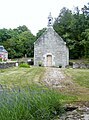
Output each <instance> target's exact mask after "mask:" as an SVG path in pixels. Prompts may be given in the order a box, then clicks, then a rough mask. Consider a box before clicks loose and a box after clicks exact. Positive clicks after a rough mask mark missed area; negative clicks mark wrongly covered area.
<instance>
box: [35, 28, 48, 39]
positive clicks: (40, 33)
mask: <svg viewBox="0 0 89 120" xmlns="http://www.w3.org/2000/svg"><path fill="white" fill-rule="evenodd" d="M46 29H47V28H43V29H41V30H39V31H38V33H37V34H36V39H38V38H39V37H40V36H41V35H42V34H43V33H44V32H45V31H46Z"/></svg>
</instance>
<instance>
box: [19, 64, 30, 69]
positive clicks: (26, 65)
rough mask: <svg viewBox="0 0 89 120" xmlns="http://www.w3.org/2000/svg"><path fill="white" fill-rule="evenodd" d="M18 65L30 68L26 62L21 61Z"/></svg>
mask: <svg viewBox="0 0 89 120" xmlns="http://www.w3.org/2000/svg"><path fill="white" fill-rule="evenodd" d="M19 67H25V68H30V65H28V64H26V63H22V64H20V65H19Z"/></svg>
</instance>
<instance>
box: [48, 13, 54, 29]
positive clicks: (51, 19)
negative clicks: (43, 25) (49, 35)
mask: <svg viewBox="0 0 89 120" xmlns="http://www.w3.org/2000/svg"><path fill="white" fill-rule="evenodd" d="M52 26H53V17H52V15H51V12H50V13H49V16H48V27H52Z"/></svg>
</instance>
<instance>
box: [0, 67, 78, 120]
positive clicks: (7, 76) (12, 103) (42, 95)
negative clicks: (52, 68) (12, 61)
mask: <svg viewBox="0 0 89 120" xmlns="http://www.w3.org/2000/svg"><path fill="white" fill-rule="evenodd" d="M44 72H45V68H44V67H30V68H23V67H13V68H8V69H2V70H0V120H53V119H55V118H58V117H60V115H61V114H62V113H63V112H64V107H63V103H64V102H65V101H74V100H75V99H76V97H74V96H70V95H65V94H62V93H60V92H59V91H57V90H53V89H49V88H47V87H45V86H43V85H42V84H40V79H41V78H42V76H43V74H44Z"/></svg>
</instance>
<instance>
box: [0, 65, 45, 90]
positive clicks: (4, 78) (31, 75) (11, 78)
mask: <svg viewBox="0 0 89 120" xmlns="http://www.w3.org/2000/svg"><path fill="white" fill-rule="evenodd" d="M44 71H45V69H44V68H42V67H31V68H23V67H14V68H9V69H3V70H0V83H1V84H2V85H4V84H6V85H7V86H8V87H11V86H12V87H13V85H16V86H20V87H22V88H23V87H25V86H27V85H30V84H31V83H33V82H35V81H37V82H39V79H40V78H41V77H42V75H43V73H44Z"/></svg>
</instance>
